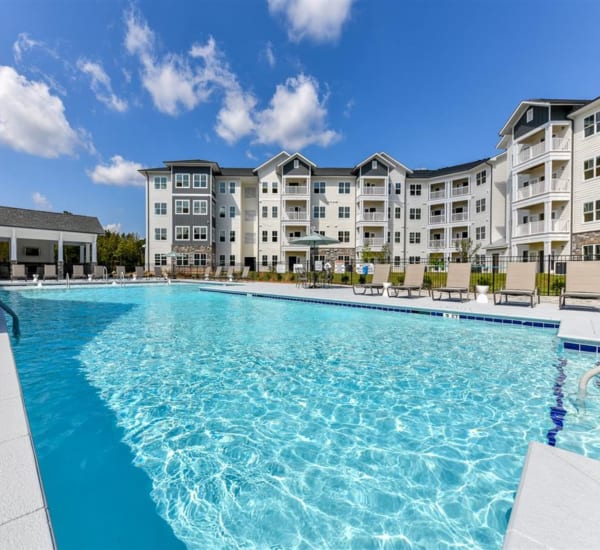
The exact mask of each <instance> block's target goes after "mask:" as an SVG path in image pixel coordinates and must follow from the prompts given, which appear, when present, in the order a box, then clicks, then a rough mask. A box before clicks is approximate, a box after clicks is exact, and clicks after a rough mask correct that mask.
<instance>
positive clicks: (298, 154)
mask: <svg viewBox="0 0 600 550" xmlns="http://www.w3.org/2000/svg"><path fill="white" fill-rule="evenodd" d="M294 159H302V160H303V161H304V162H305V163H306V164H308V165H309V166H310V167H311V168H314V167H315V166H317V165H316V164H315V163H314V162H311V161H310V160H308V159H307V158H306V157H305V156H304V155H302V154H300V153H294V154H293V155H292V156H290V157H288V158H286V159H285V160H283V161H281V162H280V163H279V164H278V165H277V168H279V167H280V166H283V165H284V164H287V163H288V162H290V161H291V160H294Z"/></svg>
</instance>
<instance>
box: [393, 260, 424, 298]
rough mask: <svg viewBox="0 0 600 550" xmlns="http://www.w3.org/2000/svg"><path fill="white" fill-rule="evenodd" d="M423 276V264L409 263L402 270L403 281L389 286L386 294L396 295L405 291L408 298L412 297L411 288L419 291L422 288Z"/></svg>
mask: <svg viewBox="0 0 600 550" xmlns="http://www.w3.org/2000/svg"><path fill="white" fill-rule="evenodd" d="M424 276H425V264H409V265H407V266H406V271H405V272H404V282H403V283H402V284H399V285H392V286H389V287H388V289H387V292H388V296H392V293H393V295H394V296H398V295H399V294H400V292H403V291H405V290H406V291H407V292H408V298H411V297H412V292H413V290H418V291H419V296H421V289H422V288H423V278H424Z"/></svg>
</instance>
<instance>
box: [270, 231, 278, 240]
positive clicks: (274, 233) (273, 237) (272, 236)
mask: <svg viewBox="0 0 600 550" xmlns="http://www.w3.org/2000/svg"><path fill="white" fill-rule="evenodd" d="M277 238H278V235H277V231H272V232H271V241H272V242H274V243H276V242H277Z"/></svg>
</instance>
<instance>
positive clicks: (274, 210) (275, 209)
mask: <svg viewBox="0 0 600 550" xmlns="http://www.w3.org/2000/svg"><path fill="white" fill-rule="evenodd" d="M278 215H279V209H278V207H277V206H272V207H271V216H272V217H273V218H277V217H278Z"/></svg>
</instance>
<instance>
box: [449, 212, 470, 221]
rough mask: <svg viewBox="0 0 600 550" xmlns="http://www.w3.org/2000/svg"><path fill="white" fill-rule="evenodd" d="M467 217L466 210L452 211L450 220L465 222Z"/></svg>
mask: <svg viewBox="0 0 600 550" xmlns="http://www.w3.org/2000/svg"><path fill="white" fill-rule="evenodd" d="M468 219H469V213H468V212H452V216H451V220H452V221H453V222H466V221H468Z"/></svg>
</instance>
